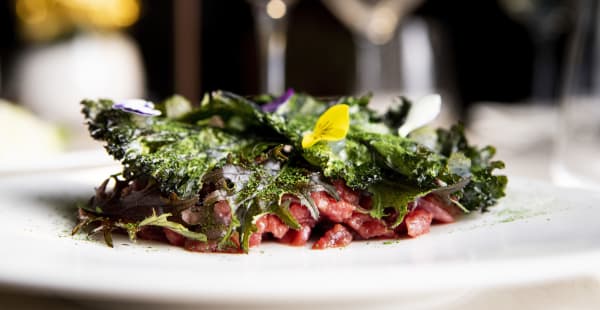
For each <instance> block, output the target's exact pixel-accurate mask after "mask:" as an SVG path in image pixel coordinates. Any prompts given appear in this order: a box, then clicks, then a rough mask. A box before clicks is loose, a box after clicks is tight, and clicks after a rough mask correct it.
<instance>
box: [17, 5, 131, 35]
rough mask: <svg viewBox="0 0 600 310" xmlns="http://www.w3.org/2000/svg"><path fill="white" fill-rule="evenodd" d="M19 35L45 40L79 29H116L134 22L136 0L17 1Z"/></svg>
mask: <svg viewBox="0 0 600 310" xmlns="http://www.w3.org/2000/svg"><path fill="white" fill-rule="evenodd" d="M15 11H16V15H17V18H18V21H19V28H20V30H21V33H22V35H23V36H24V37H25V38H26V39H29V40H33V41H49V40H53V39H55V38H57V37H60V36H63V35H65V34H68V33H71V32H74V31H76V30H79V29H88V30H89V29H94V30H100V31H114V30H119V29H122V28H125V27H128V26H131V25H132V24H133V23H135V22H136V21H137V20H138V18H139V15H140V2H139V0H17V1H16V3H15Z"/></svg>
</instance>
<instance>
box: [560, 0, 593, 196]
mask: <svg viewBox="0 0 600 310" xmlns="http://www.w3.org/2000/svg"><path fill="white" fill-rule="evenodd" d="M577 4H578V5H579V6H578V7H577V10H576V12H577V13H576V14H577V15H576V18H575V19H574V20H575V21H576V24H575V28H574V32H573V33H572V37H571V41H570V43H569V50H568V52H567V59H566V64H567V69H566V76H565V83H564V85H563V89H562V96H561V104H560V113H559V118H560V122H559V126H558V128H557V135H556V138H557V140H556V152H555V160H554V163H553V167H552V174H553V178H554V181H555V182H556V183H558V184H559V185H565V186H572V187H585V188H591V189H595V190H600V4H599V2H598V1H597V0H581V1H578V2H577Z"/></svg>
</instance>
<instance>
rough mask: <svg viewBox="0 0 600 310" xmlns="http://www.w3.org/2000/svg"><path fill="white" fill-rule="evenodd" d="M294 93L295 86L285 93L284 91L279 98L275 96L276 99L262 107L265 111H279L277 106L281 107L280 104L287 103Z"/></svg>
mask: <svg viewBox="0 0 600 310" xmlns="http://www.w3.org/2000/svg"><path fill="white" fill-rule="evenodd" d="M293 95H294V89H293V88H288V89H287V90H286V91H285V93H283V95H281V96H280V97H278V98H275V100H273V101H271V102H269V103H267V104H265V105H263V106H262V107H261V108H262V110H263V112H271V113H272V112H275V111H277V108H279V106H280V105H282V104H284V103H286V102H287V101H288V100H289V99H290V98H291V97H292V96H293Z"/></svg>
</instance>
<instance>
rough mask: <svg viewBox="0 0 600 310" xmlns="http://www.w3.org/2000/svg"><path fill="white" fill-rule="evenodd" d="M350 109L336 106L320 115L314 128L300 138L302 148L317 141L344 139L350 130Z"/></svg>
mask: <svg viewBox="0 0 600 310" xmlns="http://www.w3.org/2000/svg"><path fill="white" fill-rule="evenodd" d="M349 110H350V107H349V106H348V105H347V104H336V105H334V106H332V107H331V108H329V109H327V111H325V113H323V114H321V116H320V117H319V119H318V120H317V123H316V124H315V128H314V129H313V131H312V132H309V133H307V134H305V135H304V137H302V148H305V149H306V148H309V147H311V146H313V145H314V144H315V143H317V142H319V141H337V140H341V139H344V137H346V134H347V133H348V129H349V128H350V111H349Z"/></svg>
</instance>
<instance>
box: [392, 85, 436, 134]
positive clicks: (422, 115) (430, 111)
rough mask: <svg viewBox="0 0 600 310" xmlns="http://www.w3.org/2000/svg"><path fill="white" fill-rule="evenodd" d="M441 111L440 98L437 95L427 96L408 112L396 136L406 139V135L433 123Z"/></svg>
mask: <svg viewBox="0 0 600 310" xmlns="http://www.w3.org/2000/svg"><path fill="white" fill-rule="evenodd" d="M441 109H442V97H441V96H440V95H438V94H433V95H427V96H425V97H422V98H421V99H419V100H417V101H416V102H415V103H414V104H413V105H412V106H411V107H410V111H408V115H407V116H406V122H404V124H402V126H400V128H398V135H399V136H401V137H406V136H408V134H409V133H410V132H411V131H413V130H415V129H417V128H419V127H422V126H424V125H426V124H427V123H429V122H431V121H433V120H434V119H435V118H436V117H437V116H438V114H440V110H441Z"/></svg>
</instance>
